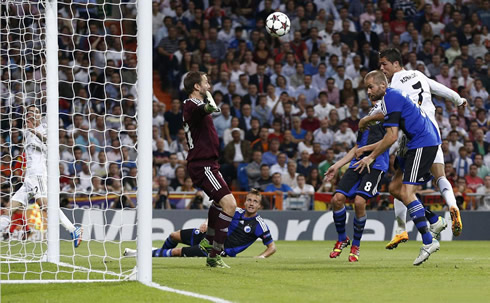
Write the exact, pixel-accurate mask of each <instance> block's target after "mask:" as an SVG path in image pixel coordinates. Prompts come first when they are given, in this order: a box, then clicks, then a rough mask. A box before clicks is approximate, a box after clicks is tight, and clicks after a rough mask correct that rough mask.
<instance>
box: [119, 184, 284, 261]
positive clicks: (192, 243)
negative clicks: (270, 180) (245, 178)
mask: <svg viewBox="0 0 490 303" xmlns="http://www.w3.org/2000/svg"><path fill="white" fill-rule="evenodd" d="M261 201H262V195H261V194H260V192H259V191H258V190H256V189H252V190H251V191H250V192H249V193H248V194H247V198H246V200H245V209H241V208H237V210H236V212H235V215H234V216H233V220H232V221H231V224H230V226H229V228H228V237H227V238H226V241H225V244H224V250H223V253H222V255H223V256H229V257H235V256H236V255H237V254H239V253H241V252H242V251H244V250H245V249H247V248H248V247H249V246H250V245H252V244H253V243H255V241H256V240H257V239H258V238H260V239H262V243H263V244H264V245H265V246H267V248H266V250H265V251H263V252H262V253H261V254H260V255H258V256H257V258H267V257H270V256H271V255H273V254H274V253H275V252H276V245H275V243H274V240H273V239H272V236H271V233H270V231H269V228H268V226H267V224H265V222H264V219H262V217H261V216H260V215H259V214H257V211H258V210H259V209H260V206H261V204H260V202H261ZM206 229H207V225H206V224H202V225H201V226H200V227H199V228H194V229H192V228H191V229H184V230H178V231H175V232H173V233H171V234H170V236H169V237H168V238H167V239H166V240H165V242H164V244H163V246H162V248H154V249H153V251H152V256H153V257H206V256H207V255H206V253H205V251H203V250H202V249H201V248H200V247H199V242H201V241H202V239H204V237H205V235H206ZM178 243H183V244H185V245H189V246H188V247H176V246H177V244H178ZM136 253H137V251H136V250H134V249H129V248H126V249H125V250H124V255H125V256H127V257H133V256H136Z"/></svg>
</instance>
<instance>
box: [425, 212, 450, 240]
mask: <svg viewBox="0 0 490 303" xmlns="http://www.w3.org/2000/svg"><path fill="white" fill-rule="evenodd" d="M446 227H447V222H446V220H444V218H443V217H441V216H439V218H438V220H437V222H436V223H434V224H431V225H430V228H429V231H430V233H431V234H432V238H434V239H437V240H440V239H441V232H442V231H443V230H445V229H446Z"/></svg>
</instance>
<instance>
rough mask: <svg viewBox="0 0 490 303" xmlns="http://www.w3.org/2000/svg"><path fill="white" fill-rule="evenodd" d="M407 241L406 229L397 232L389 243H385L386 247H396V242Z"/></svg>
mask: <svg viewBox="0 0 490 303" xmlns="http://www.w3.org/2000/svg"><path fill="white" fill-rule="evenodd" d="M407 241H408V233H407V232H406V231H404V232H402V233H399V234H397V235H395V236H394V237H393V239H391V241H390V243H388V244H386V246H385V248H386V249H394V248H397V246H398V244H400V243H404V242H407Z"/></svg>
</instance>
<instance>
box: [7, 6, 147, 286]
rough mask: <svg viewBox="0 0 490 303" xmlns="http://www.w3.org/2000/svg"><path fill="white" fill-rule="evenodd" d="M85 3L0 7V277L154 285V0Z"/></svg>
mask: <svg viewBox="0 0 490 303" xmlns="http://www.w3.org/2000/svg"><path fill="white" fill-rule="evenodd" d="M87 2H88V4H80V3H72V1H58V0H22V1H19V0H4V1H1V3H0V30H1V32H0V66H1V72H0V100H1V107H0V108H1V114H2V116H1V117H2V128H1V133H0V139H1V140H0V145H1V146H0V147H1V153H0V157H1V163H2V174H1V179H0V181H1V182H0V183H1V187H2V192H1V203H2V204H1V208H0V210H1V212H0V236H1V237H0V262H1V264H0V283H71V282H83V283H84V282H114V281H127V280H138V281H140V282H141V283H144V284H147V285H150V284H151V283H152V258H151V242H152V226H151V224H152V183H153V182H152V161H151V160H150V159H152V100H153V88H152V86H153V81H152V13H151V6H152V2H151V1H146V0H129V1H125V2H124V3H121V1H111V0H105V1H97V2H96V3H95V4H92V3H91V1H87ZM32 106H35V107H34V108H35V109H36V110H39V113H40V115H39V118H37V117H36V116H34V118H33V116H32V111H33V110H32V108H33V107H32ZM36 119H37V120H36ZM32 121H35V122H34V127H32V126H31V123H32ZM38 127H39V128H38ZM43 128H44V129H43ZM42 131H45V138H46V140H45V141H43V140H42V139H40V141H39V142H38V143H37V146H35V147H33V145H32V140H33V139H29V136H31V138H32V137H37V138H41V137H43V136H42V135H39V134H40V133H41V132H42ZM29 140H31V141H29ZM35 140H37V139H35ZM43 144H44V145H43ZM33 150H34V152H35V153H37V154H38V155H40V154H42V155H43V156H42V157H44V159H46V167H47V171H45V172H44V173H39V172H38V173H37V175H39V176H37V177H38V178H37V180H38V181H39V183H35V184H34V183H32V182H31V181H30V180H31V179H30V178H29V176H30V175H29V174H31V175H32V171H30V170H31V169H32V167H33V166H36V165H39V166H42V165H41V164H42V163H36V162H35V161H33V160H32V159H33V156H32V153H33ZM42 157H41V158H42ZM35 159H37V158H35ZM29 161H31V162H29ZM43 176H44V178H45V179H46V180H47V184H44V181H43ZM46 185H47V186H46ZM21 192H22V193H25V194H23V195H20V194H19V193H21ZM14 196H15V197H14ZM43 197H44V198H43ZM16 199H17V200H16ZM43 199H45V200H47V205H43V202H42V201H45V200H43ZM19 200H25V203H24V204H25V207H20V208H15V207H11V206H12V205H16V201H19ZM19 202H23V201H19ZM46 212H47V213H46ZM46 216H47V219H46ZM60 220H61V222H62V223H61V224H60ZM67 221H69V222H67ZM60 225H61V226H60ZM75 227H81V228H82V229H83V234H82V236H81V239H82V241H81V243H80V244H79V245H78V243H77V244H75V242H76V241H74V239H76V237H77V236H76V233H75V232H74V228H75ZM74 237H75V238H74ZM77 246H78V247H77ZM132 246H133V247H134V248H137V250H138V256H137V258H136V259H134V258H127V257H125V256H124V255H123V252H124V248H125V247H132Z"/></svg>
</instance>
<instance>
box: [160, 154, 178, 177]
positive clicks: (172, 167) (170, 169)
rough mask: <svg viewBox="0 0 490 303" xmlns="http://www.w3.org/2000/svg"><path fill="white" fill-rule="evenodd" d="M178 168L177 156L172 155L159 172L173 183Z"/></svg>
mask: <svg viewBox="0 0 490 303" xmlns="http://www.w3.org/2000/svg"><path fill="white" fill-rule="evenodd" d="M177 167H178V164H177V154H175V153H171V154H170V155H169V156H168V162H167V163H165V164H163V165H162V166H161V167H160V170H159V171H158V175H159V176H164V177H166V178H167V180H170V182H172V181H173V180H174V179H175V173H176V169H177Z"/></svg>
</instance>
